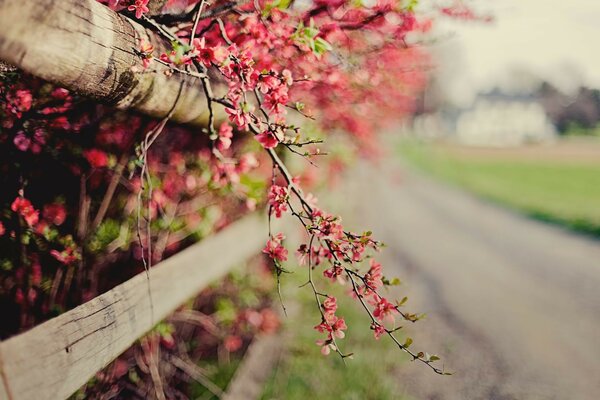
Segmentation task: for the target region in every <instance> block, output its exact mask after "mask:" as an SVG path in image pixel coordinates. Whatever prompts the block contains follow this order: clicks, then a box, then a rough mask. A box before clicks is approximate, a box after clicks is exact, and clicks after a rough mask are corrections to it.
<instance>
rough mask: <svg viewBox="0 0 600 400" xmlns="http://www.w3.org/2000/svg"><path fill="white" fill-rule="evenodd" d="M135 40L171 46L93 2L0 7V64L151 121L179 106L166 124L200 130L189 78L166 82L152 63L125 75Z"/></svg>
mask: <svg viewBox="0 0 600 400" xmlns="http://www.w3.org/2000/svg"><path fill="white" fill-rule="evenodd" d="M154 3H160V2H159V1H154ZM140 41H145V42H146V43H152V44H153V45H154V47H155V48H156V51H157V52H160V51H164V50H165V49H167V48H168V47H169V46H170V44H169V43H168V41H166V40H164V39H163V38H161V37H159V36H158V35H156V34H154V33H153V32H152V31H150V30H149V29H146V28H144V27H143V26H142V25H140V24H139V23H137V22H136V21H134V20H132V19H130V18H127V17H125V16H123V15H121V14H119V13H116V12H114V11H113V10H111V9H109V8H108V7H106V6H104V5H102V4H100V3H98V2H97V1H96V0H60V1H56V0H0V60H2V61H5V62H7V63H8V64H11V65H14V66H16V67H19V68H21V69H23V70H24V71H27V72H29V73H30V74H32V75H35V76H38V77H40V78H43V79H45V80H48V81H50V82H53V83H56V84H58V85H60V86H62V87H65V88H67V89H70V90H73V91H75V92H78V93H80V94H82V95H85V96H89V97H92V98H95V99H98V100H101V101H103V102H105V103H108V104H111V105H114V106H116V107H117V108H122V109H130V108H133V109H136V110H138V111H141V112H143V113H145V114H148V115H150V116H153V117H157V118H162V117H165V116H166V115H168V114H169V111H170V110H171V107H173V105H174V104H175V100H176V99H178V100H177V104H176V107H175V110H174V114H173V116H172V120H173V121H176V122H180V123H188V124H202V123H206V121H207V119H208V109H207V103H206V97H205V95H204V91H203V88H202V85H201V84H199V82H198V80H197V79H196V78H194V77H189V76H183V75H180V74H174V75H173V76H170V77H168V76H166V75H165V74H164V72H165V70H167V68H166V67H165V66H163V65H160V64H158V63H153V65H152V67H151V68H149V71H144V72H133V71H132V67H134V66H137V67H140V66H141V60H140V57H139V56H138V55H136V53H135V51H134V50H135V49H139V47H140ZM152 71H156V72H152ZM181 85H183V87H182V92H181V95H180V96H179V97H178V93H179V88H180V86H181ZM213 89H215V90H216V89H218V87H215V88H213Z"/></svg>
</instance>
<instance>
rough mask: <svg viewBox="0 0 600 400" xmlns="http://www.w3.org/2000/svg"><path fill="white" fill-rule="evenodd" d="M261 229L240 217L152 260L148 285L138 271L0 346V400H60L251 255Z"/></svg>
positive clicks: (258, 223)
mask: <svg viewBox="0 0 600 400" xmlns="http://www.w3.org/2000/svg"><path fill="white" fill-rule="evenodd" d="M266 231H267V224H266V222H265V221H264V220H261V218H260V216H258V215H251V216H248V217H245V218H244V219H242V220H240V221H238V222H236V223H234V224H232V225H231V226H230V227H228V228H226V229H225V230H223V231H222V232H220V233H218V234H216V235H214V236H211V237H208V238H207V239H205V240H203V241H202V242H200V243H198V244H196V245H193V246H191V247H189V248H187V249H186V250H183V251H182V252H180V253H178V254H176V255H174V256H173V257H171V258H169V259H167V260H165V261H163V262H161V263H159V264H158V265H156V266H155V267H153V268H152V269H151V270H150V272H149V274H150V280H149V281H148V280H147V277H146V274H145V273H141V274H139V275H137V276H135V277H133V278H132V279H130V280H128V281H127V282H125V283H123V284H121V285H119V286H117V287H115V288H114V289H112V290H110V291H109V292H107V293H104V294H103V295H101V296H98V297H96V298H95V299H93V300H91V301H89V302H87V303H85V304H82V305H80V306H79V307H77V308H75V309H73V310H71V311H69V312H66V313H64V314H62V315H60V316H58V317H56V318H54V319H52V320H50V321H47V322H45V323H43V324H41V325H39V326H37V327H35V328H33V329H31V330H30V331H28V332H25V333H23V334H21V335H18V336H15V337H13V338H10V339H8V340H6V341H4V342H1V343H0V373H1V377H2V379H1V380H0V399H1V400H5V399H6V400H20V399H35V400H44V399H48V400H59V399H65V398H67V397H68V396H70V395H71V394H72V393H74V392H75V391H76V390H77V389H79V388H80V387H81V386H82V385H83V384H85V383H86V382H87V381H88V380H89V379H90V378H91V377H92V376H93V375H94V374H95V373H96V372H98V371H99V370H100V369H102V368H103V367H105V366H106V365H108V364H109V363H110V362H111V361H113V360H114V359H115V358H116V357H117V356H119V355H120V354H121V353H122V352H123V351H125V350H126V349H127V348H128V347H129V346H131V344H132V343H133V342H134V341H135V340H136V339H138V338H139V337H141V336H142V335H144V334H145V333H146V332H148V331H149V330H150V329H151V328H152V327H153V325H154V324H156V323H157V322H159V321H160V320H161V319H163V318H165V317H167V316H168V315H169V314H170V313H171V312H172V311H173V310H175V309H176V308H177V307H178V306H180V305H181V304H183V303H184V302H185V301H186V300H188V299H189V298H191V297H193V296H194V295H196V294H197V293H198V292H199V291H200V290H201V289H202V288H204V287H205V286H206V285H208V284H209V283H210V282H212V281H214V280H216V279H217V278H219V277H221V276H223V275H224V274H225V273H226V272H227V271H228V270H229V269H230V268H231V267H232V266H234V265H236V264H237V263H240V262H243V261H244V260H246V259H247V258H249V257H250V256H252V255H253V254H256V253H257V252H258V251H259V249H260V248H261V247H262V245H263V244H264V241H265V238H266V237H267V232H266ZM148 285H149V286H148ZM149 293H150V294H151V295H152V299H150V297H149ZM150 300H152V303H151V301H150ZM151 305H152V306H151Z"/></svg>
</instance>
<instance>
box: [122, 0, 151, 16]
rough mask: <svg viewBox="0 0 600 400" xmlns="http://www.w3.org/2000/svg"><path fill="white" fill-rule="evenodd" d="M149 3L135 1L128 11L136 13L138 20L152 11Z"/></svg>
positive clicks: (142, 0) (139, 0) (141, 0)
mask: <svg viewBox="0 0 600 400" xmlns="http://www.w3.org/2000/svg"><path fill="white" fill-rule="evenodd" d="M148 1H149V0H135V3H133V4H132V5H130V6H129V7H127V9H128V10H129V11H135V17H136V18H138V19H139V18H142V15H144V13H147V12H148V11H150V9H148Z"/></svg>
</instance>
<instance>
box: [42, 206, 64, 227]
mask: <svg viewBox="0 0 600 400" xmlns="http://www.w3.org/2000/svg"><path fill="white" fill-rule="evenodd" d="M42 215H43V216H44V218H46V219H47V220H48V221H49V222H51V223H53V224H54V225H61V224H62V223H63V222H65V218H66V217H67V211H66V210H65V206H63V205H62V204H59V203H53V204H47V205H45V206H44V212H43V213H42Z"/></svg>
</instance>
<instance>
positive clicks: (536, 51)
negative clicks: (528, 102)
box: [433, 0, 600, 99]
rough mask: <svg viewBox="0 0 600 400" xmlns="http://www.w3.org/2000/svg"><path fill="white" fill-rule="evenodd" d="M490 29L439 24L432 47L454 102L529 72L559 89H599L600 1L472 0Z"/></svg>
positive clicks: (446, 22)
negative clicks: (520, 72) (489, 17)
mask: <svg viewBox="0 0 600 400" xmlns="http://www.w3.org/2000/svg"><path fill="white" fill-rule="evenodd" d="M468 3H469V4H474V6H475V8H476V9H478V10H481V11H489V12H491V14H492V15H493V16H494V18H495V20H494V22H491V23H480V22H464V21H450V20H448V19H443V20H442V21H438V27H437V30H436V36H437V37H438V38H439V42H440V44H438V45H435V46H433V47H434V51H435V52H436V53H438V54H441V57H442V58H441V59H440V74H441V77H442V79H444V80H445V81H448V86H449V90H450V91H451V93H453V94H454V95H455V96H458V97H462V98H463V99H464V98H465V96H466V97H468V95H467V94H468V93H469V92H473V91H474V90H476V89H484V90H485V89H489V88H490V87H492V86H494V85H496V84H498V83H499V82H502V81H507V80H510V79H509V78H507V75H515V74H509V73H508V71H514V70H516V69H521V70H523V69H525V70H530V71H532V72H534V73H535V74H536V75H539V76H541V77H542V78H545V79H549V80H552V81H553V82H554V83H556V84H557V85H559V86H561V87H563V88H565V89H569V88H570V87H573V86H576V85H579V84H586V85H591V86H594V87H599V88H600V0H560V1H559V0H472V1H471V2H468Z"/></svg>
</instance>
